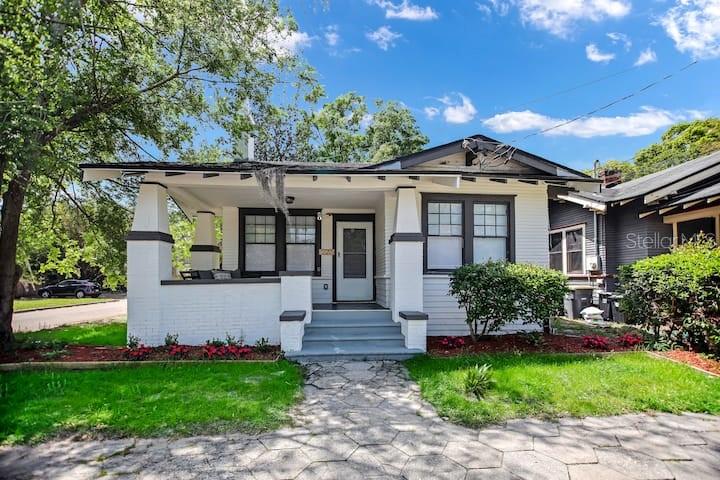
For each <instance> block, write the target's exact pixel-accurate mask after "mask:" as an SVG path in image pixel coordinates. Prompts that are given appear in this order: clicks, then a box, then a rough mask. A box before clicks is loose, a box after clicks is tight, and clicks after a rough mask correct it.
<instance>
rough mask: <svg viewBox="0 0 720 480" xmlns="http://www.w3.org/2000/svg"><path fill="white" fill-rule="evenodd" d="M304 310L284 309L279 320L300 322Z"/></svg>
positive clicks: (304, 313) (303, 316)
mask: <svg viewBox="0 0 720 480" xmlns="http://www.w3.org/2000/svg"><path fill="white" fill-rule="evenodd" d="M305 315H306V312H305V310H285V311H284V312H282V313H281V314H280V321H281V322H302V321H304V320H305Z"/></svg>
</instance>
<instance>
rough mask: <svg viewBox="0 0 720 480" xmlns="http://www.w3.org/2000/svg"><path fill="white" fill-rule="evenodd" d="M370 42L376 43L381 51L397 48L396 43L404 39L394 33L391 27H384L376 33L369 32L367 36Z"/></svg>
mask: <svg viewBox="0 0 720 480" xmlns="http://www.w3.org/2000/svg"><path fill="white" fill-rule="evenodd" d="M365 36H366V37H367V39H368V40H370V41H371V42H374V43H375V44H376V45H377V46H378V47H380V49H382V50H387V49H388V48H390V47H394V46H395V41H396V40H397V39H399V38H400V37H402V35H401V34H399V33H396V32H393V31H392V30H390V27H388V26H386V25H384V26H382V27H380V28H378V29H377V30H375V31H374V32H368V33H366V34H365Z"/></svg>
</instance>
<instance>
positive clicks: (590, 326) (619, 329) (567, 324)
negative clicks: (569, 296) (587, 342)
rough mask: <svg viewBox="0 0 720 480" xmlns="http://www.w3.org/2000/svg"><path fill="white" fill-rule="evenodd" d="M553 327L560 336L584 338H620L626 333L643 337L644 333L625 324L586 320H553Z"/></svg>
mask: <svg viewBox="0 0 720 480" xmlns="http://www.w3.org/2000/svg"><path fill="white" fill-rule="evenodd" d="M552 327H553V329H555V332H556V333H557V334H559V335H573V336H578V337H582V336H585V335H603V336H610V337H612V336H618V335H623V334H625V333H636V334H639V335H642V334H643V333H644V332H643V331H642V330H641V329H639V328H638V327H635V326H632V325H627V324H624V323H614V322H603V323H602V324H599V323H589V322H586V321H585V320H578V319H573V318H564V317H559V318H556V319H554V320H553V322H552Z"/></svg>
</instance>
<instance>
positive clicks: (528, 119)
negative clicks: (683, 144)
mask: <svg viewBox="0 0 720 480" xmlns="http://www.w3.org/2000/svg"><path fill="white" fill-rule="evenodd" d="M702 117H704V112H700V111H697V110H685V111H682V112H671V111H668V110H662V109H657V108H654V107H641V109H640V111H638V112H635V113H631V114H629V115H626V116H615V117H589V118H583V119H580V120H577V121H575V122H573V123H570V124H568V125H564V126H562V127H559V128H556V129H554V130H551V131H549V132H546V133H544V134H543V135H546V136H573V137H580V138H593V137H607V136H612V135H622V136H624V137H639V136H642V135H650V134H652V133H655V132H656V131H658V130H659V129H661V128H665V127H668V126H670V125H672V124H674V123H676V122H679V121H683V120H690V119H696V118H702ZM566 121H567V119H564V118H553V117H549V116H547V115H543V114H541V113H536V112H533V111H531V110H524V111H522V112H506V113H501V114H498V115H495V116H493V117H490V118H488V119H486V120H483V125H485V126H486V127H488V128H490V129H491V130H492V131H494V132H497V133H512V132H521V131H528V130H545V129H547V128H550V127H554V126H555V125H559V124H561V123H563V122H566Z"/></svg>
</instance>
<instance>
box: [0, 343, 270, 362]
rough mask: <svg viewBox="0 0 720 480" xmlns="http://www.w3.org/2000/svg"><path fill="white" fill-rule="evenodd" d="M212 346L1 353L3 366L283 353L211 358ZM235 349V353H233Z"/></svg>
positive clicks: (240, 350) (266, 350)
mask: <svg viewBox="0 0 720 480" xmlns="http://www.w3.org/2000/svg"><path fill="white" fill-rule="evenodd" d="M209 347H212V346H210V345H202V346H190V345H170V346H167V347H165V346H163V347H145V346H142V345H141V346H138V347H136V348H132V349H131V348H126V347H93V346H85V345H67V346H65V347H64V348H63V349H62V350H60V351H58V350H53V349H52V348H38V349H31V350H15V351H12V352H7V353H2V354H0V363H16V362H50V361H53V362H99V361H127V360H136V361H143V360H168V361H172V360H275V359H276V358H277V357H278V355H279V354H280V347H277V346H268V347H263V348H262V349H261V350H262V351H260V350H258V349H256V348H255V347H245V346H243V347H235V348H232V349H231V347H227V346H226V347H212V348H215V349H219V348H224V350H225V351H224V352H223V354H220V352H216V353H215V354H212V355H208V353H207V348H209ZM231 350H232V351H231Z"/></svg>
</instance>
